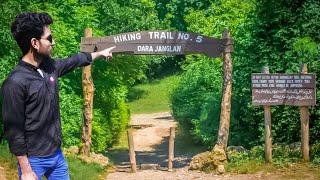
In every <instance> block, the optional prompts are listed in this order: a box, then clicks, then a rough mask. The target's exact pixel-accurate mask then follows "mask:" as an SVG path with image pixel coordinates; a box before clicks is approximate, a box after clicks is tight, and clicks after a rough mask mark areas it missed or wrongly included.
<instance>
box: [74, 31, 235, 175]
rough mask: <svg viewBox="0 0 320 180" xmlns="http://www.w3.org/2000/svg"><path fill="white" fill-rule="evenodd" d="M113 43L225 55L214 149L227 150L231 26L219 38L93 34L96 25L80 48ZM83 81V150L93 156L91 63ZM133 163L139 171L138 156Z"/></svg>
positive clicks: (142, 50)
mask: <svg viewBox="0 0 320 180" xmlns="http://www.w3.org/2000/svg"><path fill="white" fill-rule="evenodd" d="M113 46H116V48H115V49H113V50H112V53H113V54H118V53H124V54H137V55H151V54H155V55H156V54H158V55H160V54H163V55H186V54H204V55H206V56H208V57H212V58H216V57H221V58H222V61H223V93H222V98H221V112H220V125H219V131H218V137H217V142H216V145H215V148H214V149H217V150H218V151H219V152H220V150H219V149H222V150H223V151H226V149H227V144H228V136H229V127H230V112H231V95H232V57H231V53H232V52H233V40H232V38H231V35H230V32H229V31H228V30H224V32H223V33H222V38H221V39H217V38H212V37H207V36H203V35H200V34H196V33H189V32H181V31H178V32H171V31H163V30H152V31H139V32H128V33H122V34H117V35H112V36H106V37H92V29H90V28H87V29H85V37H83V38H81V45H80V50H81V51H82V52H89V53H90V52H95V51H101V50H104V49H106V48H110V47H113ZM82 84H83V94H84V122H83V132H82V144H83V146H82V149H81V151H80V152H81V153H82V154H84V155H86V156H89V154H90V144H91V132H92V117H93V113H92V112H93V111H92V107H93V94H94V84H93V81H92V76H91V65H88V66H86V67H84V68H83V73H82ZM132 156H134V155H132ZM130 157H131V156H130ZM171 158H173V157H171ZM130 163H131V165H132V166H131V167H132V171H133V172H135V166H134V164H135V157H133V158H130Z"/></svg>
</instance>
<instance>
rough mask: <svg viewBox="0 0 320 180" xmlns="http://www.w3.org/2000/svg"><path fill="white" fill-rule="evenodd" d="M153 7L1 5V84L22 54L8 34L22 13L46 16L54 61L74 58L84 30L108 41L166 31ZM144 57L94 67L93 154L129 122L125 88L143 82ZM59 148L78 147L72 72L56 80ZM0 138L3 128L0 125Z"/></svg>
mask: <svg viewBox="0 0 320 180" xmlns="http://www.w3.org/2000/svg"><path fill="white" fill-rule="evenodd" d="M154 6H155V4H154V3H153V1H148V0H146V1H140V0H133V1H118V0H113V1H108V2H107V3H106V2H105V1H102V0H99V1H92V0H72V1H63V0H57V1H35V2H32V3H30V2H28V1H26V0H22V1H17V0H13V1H6V2H4V3H2V6H1V10H2V11H1V12H3V13H2V14H1V15H0V16H1V22H0V25H1V27H0V30H1V31H0V35H1V36H0V38H1V39H0V45H2V47H3V48H2V49H1V50H0V58H1V60H2V63H1V65H0V83H2V82H3V80H4V79H5V77H6V76H7V75H8V73H9V72H10V71H11V69H12V68H13V67H14V66H15V64H16V63H17V62H18V59H19V56H21V54H20V50H19V49H18V47H17V45H16V43H15V41H14V40H13V38H12V35H11V32H10V24H11V22H12V21H13V19H14V17H15V16H16V15H18V14H19V13H21V12H25V11H33V12H43V11H45V12H48V13H49V14H50V15H51V16H52V17H53V21H54V23H53V24H52V25H51V26H50V27H51V30H52V33H53V37H54V39H55V42H56V45H55V48H54V57H56V58H57V57H66V56H70V55H71V54H75V53H77V52H78V51H79V48H80V39H81V37H82V36H83V31H84V29H85V28H87V27H90V28H92V29H93V34H94V36H106V35H111V34H118V33H122V32H129V31H139V30H147V29H165V28H166V27H168V26H167V25H166V21H159V20H158V18H157V14H156V12H155V10H154ZM153 59H156V58H154V57H152V56H151V57H150V56H149V57H147V56H116V57H114V58H113V60H112V61H111V62H108V63H106V62H104V61H99V60H98V61H96V62H95V63H94V64H93V71H92V74H93V79H94V83H95V96H94V107H93V108H94V118H93V122H94V123H93V134H92V143H93V146H92V149H93V150H94V151H104V149H105V148H106V147H110V146H112V145H113V144H114V143H116V142H117V139H118V136H119V133H120V131H122V130H124V129H125V127H126V125H127V122H128V120H129V110H128V107H127V105H126V104H125V101H126V94H127V92H128V87H129V86H132V85H133V84H134V83H135V82H136V81H144V79H146V75H145V71H146V70H147V68H148V65H149V64H150V62H155V64H157V60H154V61H152V60H153ZM59 87H60V107H61V120H62V134H63V145H64V146H66V147H68V146H71V145H79V144H80V143H81V133H82V128H81V126H82V121H83V117H82V116H83V115H82V108H83V100H82V88H81V70H79V69H78V70H75V71H73V72H71V73H69V74H68V75H66V76H65V77H63V78H61V79H60V80H59ZM0 128H1V132H2V126H1V124H0Z"/></svg>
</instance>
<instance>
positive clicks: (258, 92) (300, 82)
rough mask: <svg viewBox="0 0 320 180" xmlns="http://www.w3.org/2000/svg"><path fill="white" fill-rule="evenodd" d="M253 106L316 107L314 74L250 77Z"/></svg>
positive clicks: (259, 74) (256, 74)
mask: <svg viewBox="0 0 320 180" xmlns="http://www.w3.org/2000/svg"><path fill="white" fill-rule="evenodd" d="M251 83H252V103H253V105H293V106H314V105H316V85H315V84H316V83H315V75H314V74H261V73H254V74H252V75H251Z"/></svg>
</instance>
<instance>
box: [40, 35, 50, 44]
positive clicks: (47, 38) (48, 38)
mask: <svg viewBox="0 0 320 180" xmlns="http://www.w3.org/2000/svg"><path fill="white" fill-rule="evenodd" d="M40 39H46V40H48V41H49V42H50V43H52V35H51V34H50V35H49V36H48V37H46V38H40Z"/></svg>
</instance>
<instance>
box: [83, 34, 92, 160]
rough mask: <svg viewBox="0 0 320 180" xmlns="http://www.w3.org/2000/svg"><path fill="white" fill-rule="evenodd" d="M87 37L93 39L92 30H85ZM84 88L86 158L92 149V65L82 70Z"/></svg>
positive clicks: (84, 148)
mask: <svg viewBox="0 0 320 180" xmlns="http://www.w3.org/2000/svg"><path fill="white" fill-rule="evenodd" d="M84 34H85V37H92V29H91V28H86V29H85V32H84ZM82 88H83V98H84V112H83V119H84V120H83V127H82V137H81V139H82V147H81V150H80V153H81V154H82V155H85V156H90V147H91V132H92V118H93V113H92V109H93V95H94V85H93V80H92V76H91V65H89V66H86V67H84V68H83V70H82Z"/></svg>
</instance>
